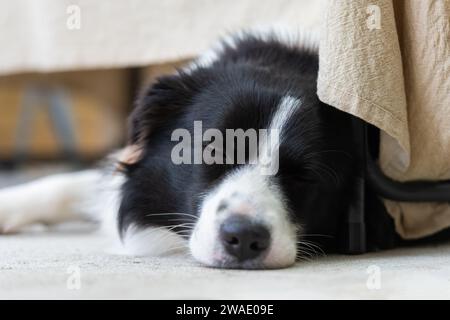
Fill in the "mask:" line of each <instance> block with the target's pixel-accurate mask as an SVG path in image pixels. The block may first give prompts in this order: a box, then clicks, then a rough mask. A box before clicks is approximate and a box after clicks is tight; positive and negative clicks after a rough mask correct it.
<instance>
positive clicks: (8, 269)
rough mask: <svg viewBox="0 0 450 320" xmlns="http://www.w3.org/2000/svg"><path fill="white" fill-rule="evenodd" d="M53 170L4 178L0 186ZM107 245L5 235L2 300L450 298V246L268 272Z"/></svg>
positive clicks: (78, 234) (34, 233) (40, 231)
mask: <svg viewBox="0 0 450 320" xmlns="http://www.w3.org/2000/svg"><path fill="white" fill-rule="evenodd" d="M53 171H62V170H53ZM47 172H48V170H40V171H35V170H33V171H32V172H26V171H25V173H21V174H19V175H17V174H14V173H7V174H1V173H0V186H6V185H11V184H15V183H17V182H21V181H24V180H27V179H29V178H31V177H37V176H40V175H42V174H45V173H47ZM106 248H107V246H106V243H105V242H104V238H102V236H101V235H99V234H97V233H96V232H94V231H93V228H92V226H91V225H85V224H70V225H65V226H60V227H56V228H51V229H46V228H44V227H38V226H37V227H35V228H31V230H28V231H27V232H24V233H22V234H16V235H3V236H0V298H1V299H20V298H27V299H28V298H38V299H79V298H82V299H122V298H123V299H400V298H408V299H416V298H425V299H427V298H437V299H450V243H443V244H440V245H436V246H426V247H418V248H407V249H397V250H391V251H386V252H379V253H371V254H365V255H360V256H343V255H335V256H328V257H319V258H316V259H314V260H313V261H310V262H308V261H303V262H299V263H298V264H297V265H295V266H294V267H291V268H288V269H283V270H265V271H245V270H220V269H212V268H205V267H202V266H200V265H199V264H198V263H196V262H195V261H193V260H192V259H191V258H190V257H189V256H188V255H187V254H186V255H177V256H167V257H162V258H150V257H145V258H144V257H127V256H115V255H110V254H107V253H106V252H105V249H106Z"/></svg>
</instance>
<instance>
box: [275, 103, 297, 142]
mask: <svg viewBox="0 0 450 320" xmlns="http://www.w3.org/2000/svg"><path fill="white" fill-rule="evenodd" d="M300 104H301V101H300V99H296V98H294V97H292V96H285V97H283V99H281V102H280V104H279V105H278V109H277V111H276V112H275V115H274V116H273V117H272V120H271V122H270V126H269V129H270V130H278V131H279V133H280V137H281V136H282V135H283V129H284V128H285V127H286V123H287V122H288V121H289V119H291V117H292V116H293V115H294V113H295V111H296V110H298V108H299V107H300Z"/></svg>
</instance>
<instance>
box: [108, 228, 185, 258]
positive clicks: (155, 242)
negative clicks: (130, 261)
mask: <svg viewBox="0 0 450 320" xmlns="http://www.w3.org/2000/svg"><path fill="white" fill-rule="evenodd" d="M186 248H187V243H186V240H185V239H183V237H181V236H179V235H178V234H176V233H175V232H172V231H171V230H170V228H166V227H147V228H139V227H137V226H135V225H133V224H132V225H130V226H129V227H128V229H127V230H126V231H125V233H124V236H123V242H122V243H121V245H120V246H119V247H118V248H117V251H116V252H115V253H118V254H124V255H132V256H163V255H165V254H172V253H177V252H183V251H185V250H186Z"/></svg>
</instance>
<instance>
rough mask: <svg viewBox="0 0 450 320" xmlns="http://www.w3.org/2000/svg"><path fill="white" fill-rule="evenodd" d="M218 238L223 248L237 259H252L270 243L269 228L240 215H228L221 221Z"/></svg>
mask: <svg viewBox="0 0 450 320" xmlns="http://www.w3.org/2000/svg"><path fill="white" fill-rule="evenodd" d="M220 238H221V240H222V244H223V246H224V248H225V250H226V251H227V252H228V253H229V254H230V255H232V256H234V257H236V258H237V259H238V261H244V260H249V259H254V258H256V257H258V256H259V255H261V254H262V253H263V252H264V251H265V250H266V249H267V248H268V247H269V245H270V233H269V230H267V228H266V227H265V226H264V225H262V224H260V223H257V222H253V221H251V220H249V219H248V218H245V217H241V216H233V217H230V218H228V219H226V220H225V221H224V222H223V223H222V225H221V226H220Z"/></svg>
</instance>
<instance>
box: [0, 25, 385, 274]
mask: <svg viewBox="0 0 450 320" xmlns="http://www.w3.org/2000/svg"><path fill="white" fill-rule="evenodd" d="M311 39H312V37H309V36H308V35H299V37H298V39H296V38H292V41H287V39H285V37H282V36H279V35H277V34H275V33H266V34H254V33H245V32H244V33H241V34H238V35H236V36H234V37H231V38H229V39H226V40H223V41H222V42H220V45H218V46H217V47H216V48H214V49H213V50H211V51H210V52H208V53H207V54H206V55H204V56H202V57H200V58H199V59H198V60H197V61H195V62H194V63H193V64H190V65H189V66H187V67H186V68H185V69H182V70H180V71H179V72H178V73H177V74H174V75H169V76H164V77H161V78H159V79H158V80H157V81H156V83H155V84H153V85H152V86H151V87H150V88H148V90H147V91H146V92H145V93H144V94H143V95H142V97H141V98H140V99H139V101H138V103H137V106H136V108H135V110H134V112H133V113H132V115H131V118H130V137H129V140H130V141H129V145H128V147H126V148H125V149H123V150H121V151H120V152H119V153H118V154H117V155H116V157H117V159H118V164H119V165H118V168H119V170H115V171H114V170H113V172H110V173H107V174H105V173H104V171H102V170H89V171H85V172H76V173H69V174H62V175H57V176H51V177H47V178H44V179H41V180H38V181H34V182H31V183H29V184H25V185H21V186H17V187H12V188H8V189H4V190H1V192H0V227H1V228H2V230H3V231H4V232H12V231H17V230H18V229H20V228H21V227H23V226H26V225H29V224H31V223H35V222H44V223H51V224H54V223H57V222H60V221H65V220H69V219H74V218H75V219H76V218H79V217H86V216H87V217H94V218H95V219H99V220H101V221H102V225H103V227H104V228H105V229H107V230H108V232H110V233H111V232H112V233H115V235H116V236H117V238H118V239H120V240H121V241H120V243H121V245H122V246H121V249H120V250H122V252H123V253H126V254H134V255H161V254H167V253H171V252H174V251H178V250H182V249H183V248H186V247H187V248H189V250H190V252H191V254H192V256H193V257H194V258H195V259H196V260H198V261H200V262H201V263H203V264H205V265H208V266H215V267H224V268H247V269H253V268H279V267H286V266H289V265H292V264H293V263H294V262H295V261H296V259H298V258H301V257H302V256H305V255H306V256H307V255H308V254H310V253H311V252H313V251H321V250H326V251H327V252H330V251H333V250H335V249H336V246H337V243H338V239H339V237H340V230H341V226H342V220H343V214H344V213H345V212H346V211H347V210H348V208H349V205H350V203H351V201H352V193H353V191H352V189H353V187H354V182H355V167H356V166H357V165H358V163H357V159H356V157H355V151H354V150H355V147H354V142H353V140H354V137H353V132H352V129H351V128H352V126H351V116H350V115H348V114H345V113H343V112H341V111H339V110H337V109H335V108H333V107H331V106H328V105H326V104H324V103H322V102H321V101H319V99H318V97H317V95H316V78H317V74H318V54H317V43H316V42H314V41H311ZM229 130H234V133H235V135H228V132H229ZM251 130H253V131H251ZM263 130H266V133H267V132H268V134H266V137H267V136H270V137H271V138H272V137H273V136H275V137H276V139H274V141H272V139H264V137H263V136H261V135H259V133H260V132H262V131H263ZM252 132H256V133H258V135H256V140H255V138H254V137H255V136H254V135H252V134H251V133H252ZM236 133H238V134H236ZM239 134H241V136H242V135H243V137H244V139H240V136H239ZM182 138H183V139H182ZM255 141H256V142H257V143H256V148H253V147H252V145H251V142H253V143H254V142H255ZM254 145H255V144H254ZM242 150H243V151H245V152H243V153H240V151H242ZM261 155H262V158H264V159H265V160H269V161H268V162H263V161H259V160H261ZM255 156H256V157H258V156H259V157H260V158H259V160H258V161H252V159H254V158H255ZM211 160H213V161H211ZM239 160H241V161H239ZM267 163H269V165H268V166H267ZM268 167H269V170H268ZM369 230H370V229H369ZM371 236H373V235H371V234H369V238H370V237H371ZM383 236H384V235H383ZM383 236H380V237H378V238H383ZM378 238H377V236H376V235H375V236H374V237H373V239H372V240H371V241H372V245H373V246H379V245H380V243H378V241H379V239H378ZM380 241H381V240H380Z"/></svg>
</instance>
